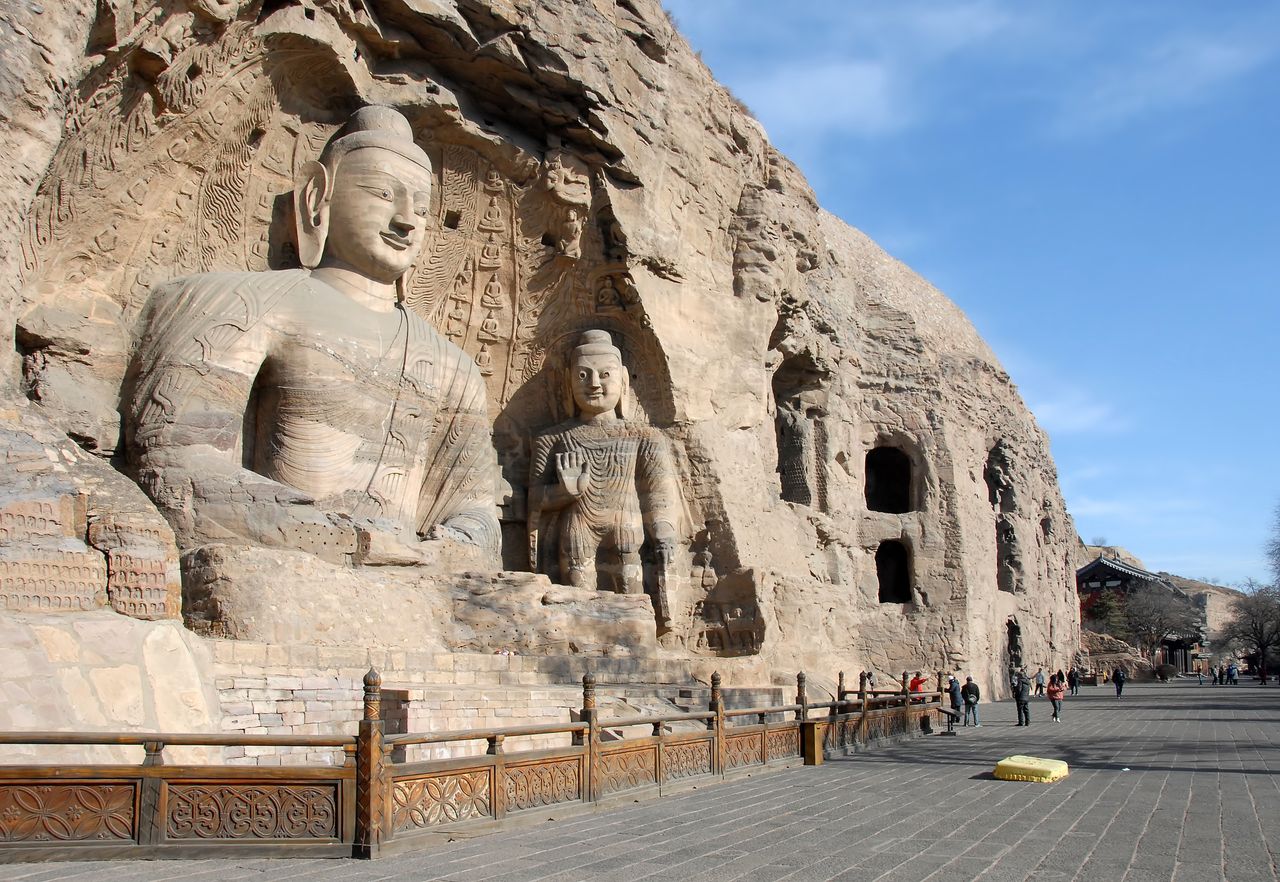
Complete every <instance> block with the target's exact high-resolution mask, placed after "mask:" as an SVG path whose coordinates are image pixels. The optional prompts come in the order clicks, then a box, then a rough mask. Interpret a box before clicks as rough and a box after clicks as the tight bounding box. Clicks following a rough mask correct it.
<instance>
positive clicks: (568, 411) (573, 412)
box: [560, 362, 578, 419]
mask: <svg viewBox="0 0 1280 882" xmlns="http://www.w3.org/2000/svg"><path fill="white" fill-rule="evenodd" d="M560 389H561V392H562V393H563V395H564V399H563V404H564V412H565V416H566V419H573V418H574V417H575V416H577V415H578V403H577V401H576V400H575V399H574V397H573V363H572V362H570V364H569V365H568V366H567V367H566V368H564V370H562V371H561V372H560Z"/></svg>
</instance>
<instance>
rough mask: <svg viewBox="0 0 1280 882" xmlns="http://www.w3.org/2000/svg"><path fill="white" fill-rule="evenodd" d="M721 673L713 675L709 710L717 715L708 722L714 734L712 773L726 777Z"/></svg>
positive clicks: (708, 726) (716, 672)
mask: <svg viewBox="0 0 1280 882" xmlns="http://www.w3.org/2000/svg"><path fill="white" fill-rule="evenodd" d="M720 682H721V681H720V672H719V671H715V672H713V673H712V674H711V703H710V705H709V706H708V707H707V710H709V711H711V712H712V713H713V714H715V716H714V717H712V718H711V719H709V720H707V728H708V729H710V730H711V731H712V732H713V733H714V736H715V737H714V739H713V740H714V741H715V747H714V748H713V749H712V760H711V773H712V774H713V775H720V776H721V777H723V776H724V698H723V697H722V696H721V694H720Z"/></svg>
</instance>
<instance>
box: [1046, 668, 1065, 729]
mask: <svg viewBox="0 0 1280 882" xmlns="http://www.w3.org/2000/svg"><path fill="white" fill-rule="evenodd" d="M1045 694H1046V695H1048V696H1049V700H1050V701H1051V702H1053V718H1052V719H1053V721H1054V722H1055V723H1061V722H1062V696H1064V695H1066V694H1067V687H1066V684H1064V683H1063V682H1062V681H1061V680H1059V679H1058V678H1057V677H1056V676H1055V677H1053V678H1052V679H1051V680H1049V688H1048V689H1047V690H1046V692H1045Z"/></svg>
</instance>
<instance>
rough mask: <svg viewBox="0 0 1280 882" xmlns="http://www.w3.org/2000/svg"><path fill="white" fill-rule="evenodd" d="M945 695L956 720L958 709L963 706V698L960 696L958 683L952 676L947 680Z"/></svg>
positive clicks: (958, 713) (958, 716) (958, 715)
mask: <svg viewBox="0 0 1280 882" xmlns="http://www.w3.org/2000/svg"><path fill="white" fill-rule="evenodd" d="M947 695H948V696H950V698H951V710H953V711H954V712H955V715H956V719H959V718H960V708H961V707H963V706H964V697H963V696H962V695H961V694H960V681H959V680H957V679H956V678H955V677H954V676H952V677H948V678H947Z"/></svg>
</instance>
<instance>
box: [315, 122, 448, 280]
mask: <svg viewBox="0 0 1280 882" xmlns="http://www.w3.org/2000/svg"><path fill="white" fill-rule="evenodd" d="M430 211H431V177H430V175H429V174H428V172H427V170H426V169H424V168H422V167H421V166H420V165H418V164H417V163H416V162H413V161H412V160H409V159H406V158H405V157H403V156H401V155H400V154H398V153H394V152H392V151H390V150H384V149H382V148H380V147H364V148H362V149H359V150H353V151H352V152H350V153H348V154H347V155H346V156H344V157H342V159H341V160H340V161H339V162H338V167H337V169H336V170H335V172H334V181H333V193H332V195H331V196H330V197H329V234H328V238H327V240H326V242H325V250H324V258H323V260H322V261H321V265H322V266H344V267H346V268H348V269H352V270H355V271H356V272H358V273H360V274H361V275H363V276H366V277H368V278H370V279H374V280H375V281H378V282H384V283H391V282H394V281H395V280H396V279H398V278H400V277H401V276H402V275H404V274H405V272H407V271H408V270H409V268H410V267H412V266H413V262H414V261H415V260H417V258H418V251H419V250H420V249H421V248H422V239H423V233H424V232H425V230H426V227H427V215H428V213H429V212H430Z"/></svg>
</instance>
